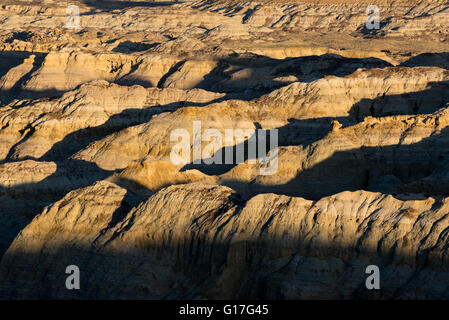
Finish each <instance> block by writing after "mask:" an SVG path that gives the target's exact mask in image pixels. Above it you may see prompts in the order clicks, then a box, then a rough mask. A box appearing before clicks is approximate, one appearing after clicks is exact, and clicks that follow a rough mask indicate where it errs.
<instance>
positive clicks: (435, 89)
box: [182, 81, 449, 175]
mask: <svg viewBox="0 0 449 320" xmlns="http://www.w3.org/2000/svg"><path fill="white" fill-rule="evenodd" d="M448 101H449V81H442V82H437V83H431V84H430V85H429V89H427V90H424V91H419V92H412V93H404V94H399V95H388V96H387V95H385V96H381V97H378V98H376V99H362V100H361V101H360V102H358V103H356V104H355V105H354V106H352V107H351V109H350V111H349V116H348V117H334V118H331V117H326V118H314V119H301V120H300V119H289V123H288V124H286V125H285V126H283V127H281V128H277V130H278V136H279V140H278V144H279V146H299V145H301V146H303V147H307V146H309V145H311V144H313V143H314V142H317V141H319V140H320V139H322V138H323V137H324V136H325V135H326V134H327V133H328V132H329V131H330V130H331V129H332V122H333V121H338V122H339V123H340V124H341V125H342V127H347V126H351V125H355V124H357V123H359V122H361V121H363V118H365V117H366V116H373V117H384V116H390V115H407V114H409V115H411V116H412V115H416V114H431V113H433V112H435V111H437V110H439V109H440V108H442V107H444V106H445V105H446V103H447V102H448ZM255 127H256V128H257V126H255ZM251 138H252V139H253V140H254V141H256V140H257V134H256V133H255V134H254V135H252V136H251ZM249 139H250V137H248V138H246V139H245V141H244V142H242V143H240V144H237V145H235V146H233V147H224V148H222V149H220V150H218V151H217V152H216V153H215V154H214V156H212V157H210V158H206V163H212V162H213V159H214V158H215V159H221V163H222V164H215V163H213V164H205V163H204V160H203V161H202V163H197V164H194V163H190V164H187V165H185V166H184V167H183V168H182V170H190V169H197V170H199V171H201V172H203V173H205V174H208V175H212V174H213V175H220V174H224V173H226V172H228V171H230V170H231V169H232V168H234V167H236V166H237V165H238V164H239V163H241V162H237V161H236V157H235V155H236V153H237V150H238V149H240V150H244V158H243V161H242V162H244V161H246V160H249V159H254V157H250V156H249V155H248V141H249ZM208 144H209V141H204V142H202V145H203V146H205V145H208ZM256 145H257V142H256ZM267 150H269V149H268V148H267ZM227 152H228V153H231V154H233V158H232V162H231V163H232V164H229V163H230V161H227V162H226V161H225V158H224V157H225V155H226V153H227ZM262 156H263V155H262ZM225 163H227V164H225Z"/></svg>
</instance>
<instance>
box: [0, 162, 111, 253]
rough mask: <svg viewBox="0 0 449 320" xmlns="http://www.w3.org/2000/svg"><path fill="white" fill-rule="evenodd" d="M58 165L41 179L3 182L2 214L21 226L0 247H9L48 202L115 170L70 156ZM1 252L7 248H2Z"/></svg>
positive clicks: (1, 187) (1, 190)
mask: <svg viewBox="0 0 449 320" xmlns="http://www.w3.org/2000/svg"><path fill="white" fill-rule="evenodd" d="M56 165H57V169H56V171H55V172H54V173H53V174H51V175H50V176H48V177H47V178H45V179H43V180H41V181H39V182H36V183H25V184H18V185H15V186H13V187H3V186H0V198H1V199H2V206H1V211H2V214H1V217H0V218H5V217H11V219H17V223H16V224H17V225H18V226H19V227H18V228H17V229H16V230H15V232H13V231H14V230H11V229H10V230H8V232H9V233H11V236H10V237H9V242H8V241H6V240H5V239H3V241H6V243H1V244H0V248H3V249H4V250H6V248H8V247H9V245H10V243H11V241H12V240H13V239H14V238H15V236H16V235H17V233H18V232H20V230H21V229H22V228H23V227H24V226H25V225H26V224H27V222H30V221H31V219H32V218H34V216H35V215H37V214H39V213H41V212H42V210H43V209H44V207H45V206H47V205H49V204H51V203H53V202H56V201H58V200H60V199H61V198H63V197H64V196H65V195H66V194H67V193H68V192H70V191H72V190H75V189H78V188H82V187H87V186H90V185H92V184H93V183H95V182H96V181H99V180H103V179H105V178H106V177H108V176H110V175H111V174H112V172H111V171H107V170H103V169H101V168H99V167H98V166H97V165H96V164H95V163H90V162H85V161H82V160H74V159H68V160H64V161H60V162H56ZM30 174H32V173H30ZM14 216H15V217H16V218H14ZM1 255H3V252H0V256H1Z"/></svg>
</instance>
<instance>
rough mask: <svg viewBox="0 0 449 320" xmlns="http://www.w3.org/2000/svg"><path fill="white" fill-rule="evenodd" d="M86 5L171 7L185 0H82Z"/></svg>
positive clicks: (94, 6)
mask: <svg viewBox="0 0 449 320" xmlns="http://www.w3.org/2000/svg"><path fill="white" fill-rule="evenodd" d="M81 2H83V3H84V4H85V5H87V6H89V7H92V8H95V9H98V10H103V11H108V10H115V9H126V8H136V7H137V8H139V7H140V8H157V7H169V6H172V5H175V4H179V3H182V2H183V1H119V0H116V1H114V0H81Z"/></svg>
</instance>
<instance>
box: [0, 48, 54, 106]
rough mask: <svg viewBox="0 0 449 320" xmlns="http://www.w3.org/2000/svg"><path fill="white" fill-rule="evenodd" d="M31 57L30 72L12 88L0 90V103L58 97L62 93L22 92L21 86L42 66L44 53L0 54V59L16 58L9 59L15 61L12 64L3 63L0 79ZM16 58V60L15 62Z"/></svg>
mask: <svg viewBox="0 0 449 320" xmlns="http://www.w3.org/2000/svg"><path fill="white" fill-rule="evenodd" d="M31 55H34V56H35V58H34V62H33V66H32V68H31V69H30V71H28V72H27V73H26V74H24V75H23V76H22V77H21V78H20V79H19V80H18V81H16V83H15V84H14V85H13V87H12V88H10V89H8V90H4V89H2V88H0V97H1V99H0V100H1V103H3V104H8V103H10V102H11V101H13V100H14V99H38V98H41V97H60V96H61V95H62V92H60V91H57V90H54V89H49V90H44V91H33V90H24V89H23V85H25V83H26V82H27V81H28V80H30V78H31V76H32V75H33V73H34V72H36V71H37V70H38V69H39V68H40V67H41V66H42V63H43V61H44V59H45V57H46V55H47V54H46V53H39V52H35V53H29V52H16V51H3V52H1V53H0V57H4V58H6V59H7V57H14V56H16V58H11V59H12V60H15V63H13V62H12V61H11V60H7V61H5V67H4V69H3V70H4V74H1V75H0V78H1V77H2V76H3V75H5V74H6V73H7V72H8V71H9V70H11V69H12V68H14V67H16V66H18V65H20V64H22V63H23V61H24V60H25V59H27V58H29V57H30V56H31ZM17 56H18V57H17ZM17 58H18V60H17ZM0 59H1V58H0ZM18 61H19V62H18ZM8 62H9V64H6V63H8ZM17 62H18V63H17ZM2 65H3V64H2Z"/></svg>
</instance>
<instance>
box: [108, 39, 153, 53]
mask: <svg viewBox="0 0 449 320" xmlns="http://www.w3.org/2000/svg"><path fill="white" fill-rule="evenodd" d="M159 44H160V43H158V42H156V43H142V42H133V41H123V42H120V43H119V44H118V45H117V46H116V47H115V48H114V49H112V52H119V53H131V52H141V51H146V50H149V49H151V48H154V47H156V46H157V45H159Z"/></svg>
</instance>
